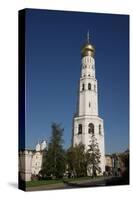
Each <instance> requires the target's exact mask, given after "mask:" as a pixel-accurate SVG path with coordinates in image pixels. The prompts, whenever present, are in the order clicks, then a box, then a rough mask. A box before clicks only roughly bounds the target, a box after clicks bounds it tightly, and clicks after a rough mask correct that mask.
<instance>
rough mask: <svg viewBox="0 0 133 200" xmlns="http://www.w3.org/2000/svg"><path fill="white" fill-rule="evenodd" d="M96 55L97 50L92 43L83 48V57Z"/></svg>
mask: <svg viewBox="0 0 133 200" xmlns="http://www.w3.org/2000/svg"><path fill="white" fill-rule="evenodd" d="M94 53H95V48H94V46H93V45H92V44H90V43H86V44H85V45H83V47H82V48H81V55H82V57H85V56H89V55H90V56H92V57H94Z"/></svg>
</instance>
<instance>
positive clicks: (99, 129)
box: [99, 124, 101, 135]
mask: <svg viewBox="0 0 133 200" xmlns="http://www.w3.org/2000/svg"><path fill="white" fill-rule="evenodd" d="M99 135H101V124H99Z"/></svg>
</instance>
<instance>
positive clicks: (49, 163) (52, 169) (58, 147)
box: [43, 123, 65, 178]
mask: <svg viewBox="0 0 133 200" xmlns="http://www.w3.org/2000/svg"><path fill="white" fill-rule="evenodd" d="M51 127H52V135H51V138H50V142H49V144H48V149H47V152H46V153H45V155H44V157H45V159H44V162H43V174H44V175H45V176H53V177H55V178H61V177H63V174H64V172H65V151H64V149H63V139H62V137H63V131H64V129H62V128H61V126H60V124H56V123H53V124H52V126H51Z"/></svg>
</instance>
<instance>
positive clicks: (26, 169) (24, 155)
mask: <svg viewBox="0 0 133 200" xmlns="http://www.w3.org/2000/svg"><path fill="white" fill-rule="evenodd" d="M32 157H33V153H32V151H28V150H25V151H20V152H19V172H20V177H21V179H22V180H24V181H30V180H31V173H32Z"/></svg>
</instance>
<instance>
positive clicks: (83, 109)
mask: <svg viewBox="0 0 133 200" xmlns="http://www.w3.org/2000/svg"><path fill="white" fill-rule="evenodd" d="M91 134H94V135H95V137H96V139H97V142H98V145H99V150H100V154H101V157H100V164H99V167H100V168H101V171H102V173H103V172H104V171H105V149H104V123H103V119H101V118H100V117H99V113H98V82H97V79H96V70H95V48H94V46H93V45H92V44H91V43H90V41H89V36H88V38H87V42H86V43H85V45H84V46H83V47H82V48H81V74H80V81H79V91H78V103H77V112H76V114H75V116H74V119H73V146H75V145H76V144H79V143H82V144H84V145H85V148H86V149H88V145H89V144H90V142H91Z"/></svg>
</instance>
